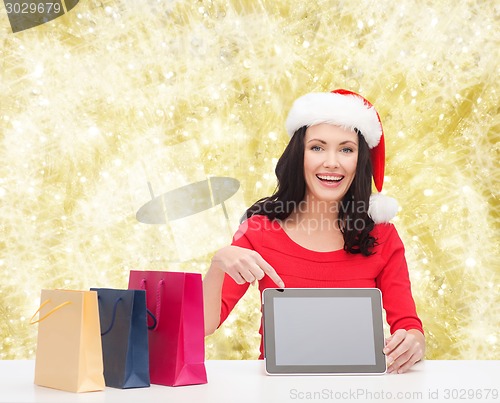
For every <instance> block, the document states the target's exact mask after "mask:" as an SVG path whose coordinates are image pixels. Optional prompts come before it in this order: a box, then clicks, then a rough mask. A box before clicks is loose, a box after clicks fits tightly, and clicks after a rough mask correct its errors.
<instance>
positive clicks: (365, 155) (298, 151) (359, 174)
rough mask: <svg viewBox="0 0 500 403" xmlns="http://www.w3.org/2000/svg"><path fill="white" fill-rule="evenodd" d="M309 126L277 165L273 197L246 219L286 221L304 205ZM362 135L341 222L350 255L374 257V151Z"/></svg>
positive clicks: (256, 205) (261, 202)
mask: <svg viewBox="0 0 500 403" xmlns="http://www.w3.org/2000/svg"><path fill="white" fill-rule="evenodd" d="M306 129H307V127H306V126H303V127H301V128H300V129H298V130H297V131H296V132H295V133H294V135H293V136H292V138H291V140H290V142H289V143H288V145H287V147H286V148H285V151H284V152H283V154H282V155H281V157H280V159H279V160H278V163H277V164H276V169H275V173H276V177H277V179H278V186H277V187H276V191H275V192H274V194H273V195H271V196H269V197H264V198H262V199H260V200H257V201H256V202H255V203H254V204H253V205H252V206H251V207H250V208H249V209H248V210H247V211H246V213H245V215H244V216H243V217H244V219H245V218H249V217H251V216H253V215H264V216H266V217H268V218H269V219H270V220H274V219H279V220H284V219H285V218H287V217H288V216H289V215H290V214H291V213H292V212H293V210H294V209H295V208H296V207H297V206H299V205H300V203H301V202H302V201H303V200H304V197H305V194H306V182H305V179H304V136H305V133H306ZM356 133H357V134H358V162H357V165H356V174H355V176H354V179H353V181H352V183H351V186H350V187H349V189H348V191H347V193H346V194H345V196H344V198H343V199H342V201H341V202H340V208H339V222H340V223H341V231H342V235H343V237H344V250H345V251H347V252H349V253H361V254H362V255H364V256H369V255H371V254H372V253H373V252H372V249H373V246H374V245H375V242H376V240H375V238H374V237H372V236H371V235H370V232H371V231H372V230H373V227H374V222H373V220H372V219H371V218H370V217H369V216H368V205H369V200H370V195H371V181H372V176H373V174H372V166H371V161H370V149H369V148H368V144H367V143H366V141H365V139H364V137H363V135H362V134H361V133H360V132H359V131H358V130H356Z"/></svg>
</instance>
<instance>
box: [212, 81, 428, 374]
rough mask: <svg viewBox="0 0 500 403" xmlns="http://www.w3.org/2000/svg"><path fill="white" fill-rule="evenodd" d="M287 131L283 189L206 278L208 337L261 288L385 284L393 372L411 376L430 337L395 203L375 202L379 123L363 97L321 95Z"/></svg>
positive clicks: (296, 112)
mask: <svg viewBox="0 0 500 403" xmlns="http://www.w3.org/2000/svg"><path fill="white" fill-rule="evenodd" d="M287 130H288V133H289V134H290V137H291V139H290V142H289V144H288V146H287V147H286V149H285V151H284V152H283V155H282V156H281V158H280V159H279V161H278V163H277V165H276V176H277V179H278V187H277V190H276V192H275V193H274V194H273V195H271V196H269V197H265V198H263V199H261V200H259V201H257V202H256V203H255V204H254V205H253V206H251V207H250V208H249V209H248V210H247V212H246V218H247V219H246V220H245V221H244V222H243V223H242V224H241V226H240V228H239V230H238V232H237V233H236V235H235V236H234V239H233V243H232V245H231V246H228V247H226V248H223V249H221V250H220V251H218V252H217V253H216V254H215V256H214V258H213V259H212V264H211V266H210V268H209V270H208V272H207V274H206V276H205V279H204V298H205V331H206V333H207V334H211V333H213V332H214V331H215V330H216V328H217V327H218V326H219V325H220V324H221V323H222V322H224V320H225V319H226V318H227V316H228V315H229V313H230V312H231V310H232V309H233V307H234V306H235V304H236V303H237V302H238V301H239V300H240V298H241V297H242V296H243V295H244V294H245V292H246V291H247V289H248V286H249V284H250V283H254V282H256V281H258V283H259V290H260V292H261V295H262V292H263V291H264V290H265V289H266V288H276V287H278V288H284V287H285V286H286V287H291V288H375V287H376V288H379V289H380V290H381V292H382V295H383V301H384V308H385V311H386V317H387V321H388V323H389V325H390V328H391V333H392V335H391V336H390V337H389V338H388V339H387V342H386V346H385V348H384V353H385V354H386V355H387V356H388V357H387V362H388V363H389V364H390V369H389V372H393V371H397V372H399V373H401V372H405V371H406V370H408V369H409V368H410V367H411V366H412V365H413V364H414V363H415V362H417V361H419V360H420V359H422V358H423V356H424V350H425V338H424V335H423V329H422V322H421V321H420V319H419V317H418V315H417V312H416V308H415V303H414V301H413V297H412V293H411V286H410V280H409V274H408V268H407V265H406V259H405V256H404V247H403V244H402V242H401V240H400V238H399V236H398V234H397V231H396V229H395V228H394V226H393V225H392V224H389V223H388V221H389V219H390V218H392V217H393V216H394V213H395V209H393V208H392V207H393V205H390V204H391V203H388V201H390V200H391V199H389V198H387V197H386V196H381V195H377V198H378V200H376V201H375V199H374V198H373V196H372V195H371V182H372V177H373V179H374V183H375V186H376V187H377V190H378V191H379V192H380V191H381V190H382V185H383V179H384V176H383V172H384V154H385V149H384V141H383V129H382V124H381V122H380V119H379V116H378V114H377V112H376V111H375V109H374V107H373V106H372V105H371V104H370V103H369V102H368V101H367V100H366V99H364V98H363V97H362V96H360V95H358V94H356V93H353V92H350V91H346V90H335V91H332V92H331V93H312V94H307V95H304V96H303V97H300V98H299V99H298V100H296V101H295V103H294V105H293V106H292V109H291V111H290V112H289V115H288V119H287ZM380 202H382V204H384V206H382V208H381V209H380V208H378V209H373V208H372V207H373V205H375V204H377V203H380ZM385 204H389V209H386V208H385V207H386V206H385ZM283 206H286V207H287V208H286V209H283ZM260 334H261V336H262V335H263V329H262V326H261V329H260ZM305 342H307V341H305ZM261 358H263V346H262V343H261Z"/></svg>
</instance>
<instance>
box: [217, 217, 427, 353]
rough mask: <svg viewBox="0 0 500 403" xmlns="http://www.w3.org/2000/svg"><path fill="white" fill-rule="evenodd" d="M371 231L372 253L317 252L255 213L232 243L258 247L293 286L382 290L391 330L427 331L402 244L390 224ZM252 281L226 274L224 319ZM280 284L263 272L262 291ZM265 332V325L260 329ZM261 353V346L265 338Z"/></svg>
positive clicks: (265, 258) (273, 222) (276, 223)
mask: <svg viewBox="0 0 500 403" xmlns="http://www.w3.org/2000/svg"><path fill="white" fill-rule="evenodd" d="M371 235H372V236H374V237H375V239H376V241H377V244H376V246H375V247H374V249H373V252H375V253H374V254H373V255H371V256H363V255H361V254H350V253H347V252H346V251H344V250H337V251H333V252H316V251H312V250H309V249H306V248H304V247H302V246H300V245H298V244H297V243H295V242H294V241H293V240H292V239H291V238H290V237H289V236H288V235H287V234H286V232H285V231H284V230H283V229H282V227H281V226H280V225H279V223H278V222H277V221H270V220H269V219H268V218H267V217H265V216H261V215H254V216H252V217H250V218H249V219H248V220H246V221H245V222H243V223H242V224H241V225H240V227H239V229H238V231H237V232H236V234H235V235H234V238H233V243H232V244H233V245H236V246H241V247H244V248H247V249H253V250H255V251H257V252H258V253H259V254H260V255H261V256H262V257H263V258H264V260H266V261H267V262H268V263H269V264H270V265H271V266H272V267H273V268H274V270H276V272H277V273H278V275H279V276H280V277H281V279H282V280H283V281H284V283H285V287H289V288H378V289H380V291H381V292H382V301H383V306H384V309H385V312H386V320H387V323H388V324H389V326H390V331H391V334H392V333H394V332H395V331H396V330H398V329H406V330H409V329H417V330H419V331H421V332H422V333H423V329H422V322H421V320H420V319H419V317H418V315H417V311H416V308H415V302H414V301H413V297H412V294H411V285H410V279H409V276H408V267H407V264H406V259H405V256H404V246H403V243H402V241H401V239H400V238H399V235H398V233H397V231H396V228H395V227H394V225H392V224H377V225H375V227H374V229H373V231H372V232H371ZM248 286H249V283H245V284H243V285H238V284H236V283H235V282H234V280H233V279H232V278H231V277H230V276H228V275H227V274H226V276H225V279H224V284H223V288H222V304H221V323H222V322H224V320H226V318H227V316H228V315H229V313H230V312H231V311H232V309H233V308H234V306H235V305H236V303H237V302H238V301H239V300H240V298H241V297H242V296H243V295H244V294H245V292H246V291H247V289H248ZM266 288H277V285H276V284H274V282H273V281H272V280H271V279H270V278H269V277H268V276H265V277H264V278H263V279H262V280H260V281H259V290H260V292H261V297H262V291H263V290H264V289H266ZM260 334H261V336H262V325H261V327H260ZM260 351H261V356H260V358H263V346H262V341H261V347H260Z"/></svg>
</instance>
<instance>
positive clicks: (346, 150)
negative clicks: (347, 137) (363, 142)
mask: <svg viewBox="0 0 500 403" xmlns="http://www.w3.org/2000/svg"><path fill="white" fill-rule="evenodd" d="M340 152H343V153H346V154H348V153H352V152H354V150H353V149H352V148H351V147H344V148H342V149H341V150H340Z"/></svg>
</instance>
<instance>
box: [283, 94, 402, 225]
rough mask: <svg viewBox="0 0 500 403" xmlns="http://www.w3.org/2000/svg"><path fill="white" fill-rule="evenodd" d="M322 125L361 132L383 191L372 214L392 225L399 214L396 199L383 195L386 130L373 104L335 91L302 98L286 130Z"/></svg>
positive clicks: (377, 184)
mask: <svg viewBox="0 0 500 403" xmlns="http://www.w3.org/2000/svg"><path fill="white" fill-rule="evenodd" d="M321 123H329V124H332V125H336V126H340V127H344V128H345V129H348V130H353V131H354V129H357V130H359V131H360V132H361V134H362V136H363V138H364V139H365V141H366V143H367V144H368V147H369V148H370V157H371V162H372V170H373V182H374V183H375V187H376V188H377V190H378V191H379V193H378V194H372V195H371V196H370V206H369V208H368V215H369V216H370V217H371V219H372V220H373V221H374V222H375V223H376V224H380V223H386V222H389V221H390V220H391V219H392V218H394V216H395V215H396V213H397V211H398V204H397V201H396V200H395V199H393V198H392V197H388V196H385V195H382V194H381V193H380V192H382V186H383V184H384V171H385V142H384V129H383V128H382V122H381V121H380V116H379V115H378V113H377V111H376V110H375V108H374V107H373V105H372V104H371V103H370V102H369V101H368V100H366V99H365V98H363V97H362V96H361V95H359V94H357V93H355V92H352V91H349V90H344V89H337V90H333V91H332V92H312V93H309V94H306V95H303V96H301V97H300V98H298V99H297V100H296V101H295V102H294V103H293V106H292V108H291V109H290V112H289V113H288V117H287V120H286V130H287V132H288V135H289V136H290V137H292V136H293V135H294V133H295V132H296V131H297V130H298V129H300V128H301V127H303V126H307V127H309V126H314V125H318V124H321Z"/></svg>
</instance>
